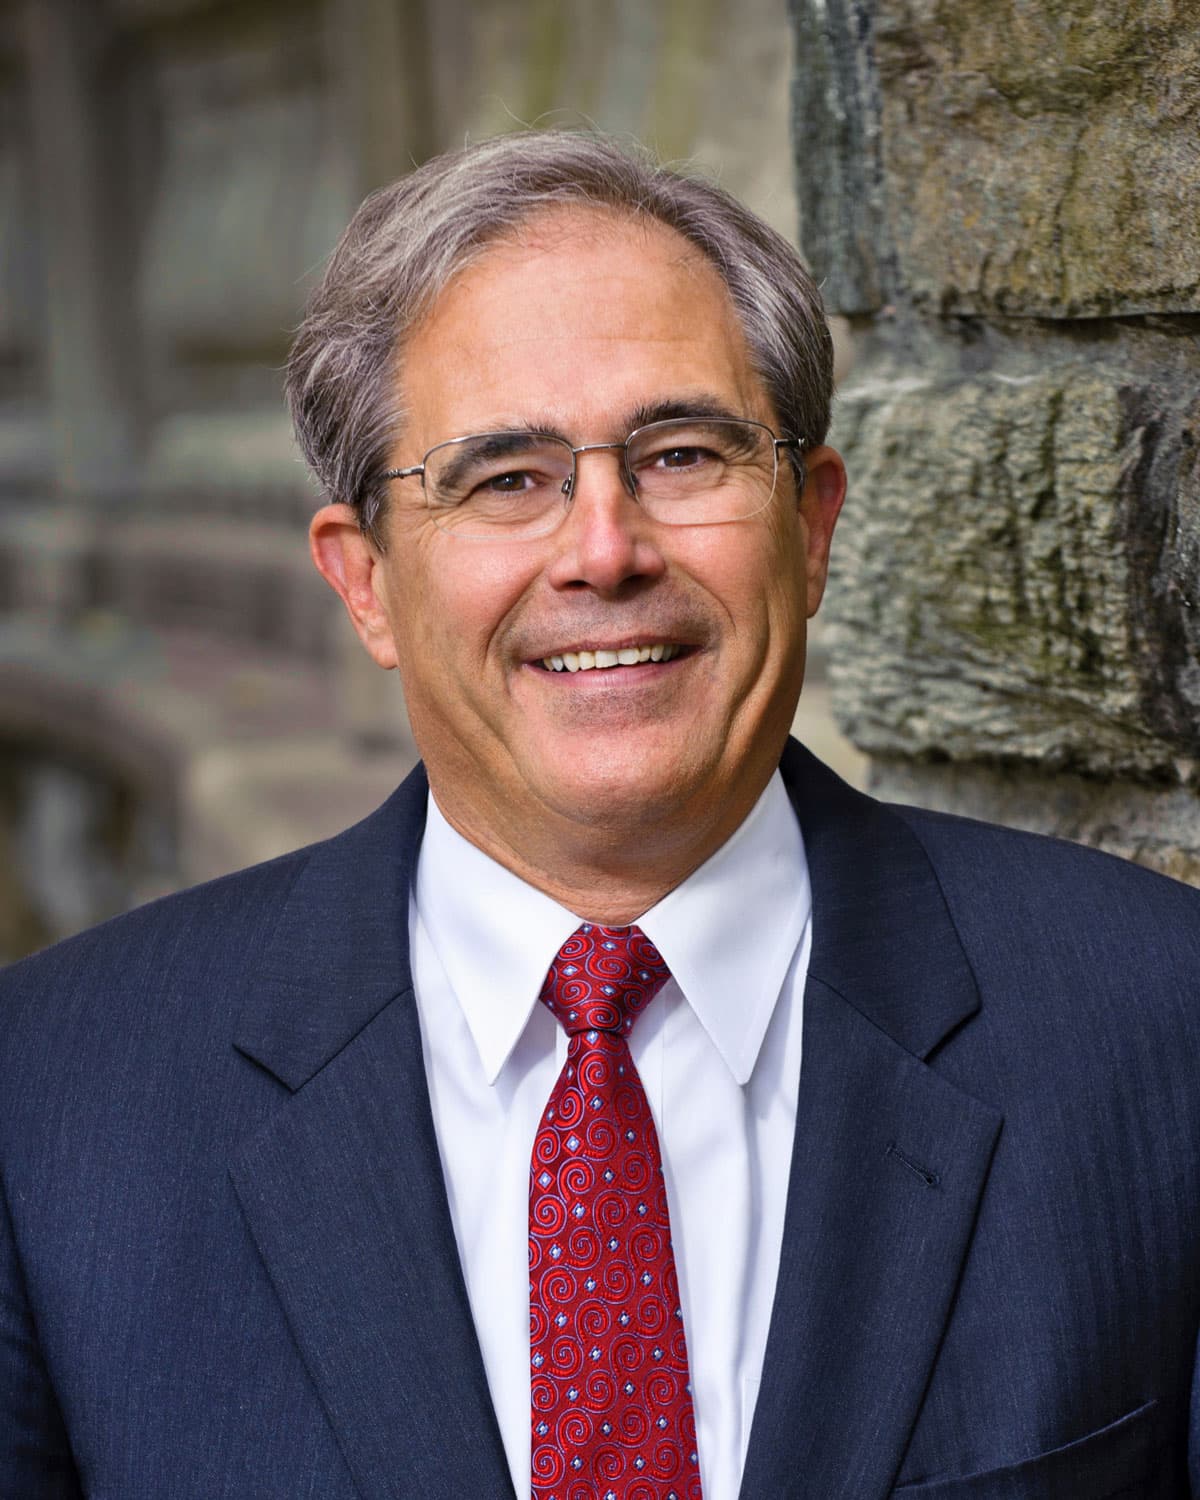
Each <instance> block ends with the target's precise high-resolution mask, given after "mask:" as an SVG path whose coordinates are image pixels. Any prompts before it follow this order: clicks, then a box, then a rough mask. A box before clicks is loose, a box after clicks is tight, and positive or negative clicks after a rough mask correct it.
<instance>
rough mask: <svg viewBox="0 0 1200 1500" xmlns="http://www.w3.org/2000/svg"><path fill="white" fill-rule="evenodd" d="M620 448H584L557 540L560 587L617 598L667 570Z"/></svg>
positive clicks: (553, 577)
mask: <svg viewBox="0 0 1200 1500" xmlns="http://www.w3.org/2000/svg"><path fill="white" fill-rule="evenodd" d="M624 463H625V461H624V457H623V454H622V452H621V449H620V448H619V447H617V448H612V449H610V448H607V447H602V446H601V445H600V444H595V445H591V446H589V447H587V448H584V449H580V450H578V451H577V453H576V458H575V486H574V489H573V490H572V492H571V497H570V509H569V510H568V512H567V515H566V517H565V519H564V520H563V523H562V525H561V526H560V527H559V528H558V530H557V531H556V532H555V533H554V536H553V538H552V540H553V542H554V545H555V548H556V551H555V555H554V559H553V561H552V563H551V565H550V581H551V583H552V584H553V585H554V587H555V588H560V589H582V588H590V589H593V590H595V591H596V592H597V593H600V594H604V595H617V594H620V593H622V592H626V591H628V590H629V589H630V588H631V587H634V586H636V584H637V582H639V581H643V580H649V579H653V578H657V577H659V576H661V574H662V573H663V572H664V571H665V569H666V558H665V557H664V556H663V553H662V551H661V548H660V546H659V541H658V530H659V528H658V527H657V526H656V524H655V523H654V522H653V521H652V520H651V519H650V517H649V516H647V515H646V512H645V511H644V510H643V509H642V507H641V506H640V505H639V504H638V503H637V501H636V499H635V498H634V497H633V495H632V494H631V493H630V491H629V487H628V485H627V483H626V478H625V467H624Z"/></svg>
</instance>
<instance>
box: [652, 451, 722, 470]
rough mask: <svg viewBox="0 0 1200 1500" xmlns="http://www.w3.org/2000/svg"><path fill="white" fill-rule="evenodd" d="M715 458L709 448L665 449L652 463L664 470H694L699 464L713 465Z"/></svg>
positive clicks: (657, 454) (656, 455)
mask: <svg viewBox="0 0 1200 1500" xmlns="http://www.w3.org/2000/svg"><path fill="white" fill-rule="evenodd" d="M715 457H716V455H715V454H714V453H712V452H711V451H710V450H709V449H707V448H698V447H690V448H665V449H664V450H663V451H662V452H661V453H656V454H655V455H654V456H653V459H652V462H653V463H655V464H657V465H659V467H660V468H664V469H693V468H695V467H696V465H697V464H706V463H711V462H712V461H713V459H714V458H715Z"/></svg>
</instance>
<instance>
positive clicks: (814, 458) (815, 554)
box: [800, 447, 846, 620]
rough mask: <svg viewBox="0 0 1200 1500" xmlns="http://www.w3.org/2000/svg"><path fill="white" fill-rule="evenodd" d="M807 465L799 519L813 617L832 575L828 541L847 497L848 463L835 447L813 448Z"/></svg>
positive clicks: (807, 458) (807, 456)
mask: <svg viewBox="0 0 1200 1500" xmlns="http://www.w3.org/2000/svg"><path fill="white" fill-rule="evenodd" d="M804 462H805V465H806V466H807V468H808V478H807V479H806V480H805V484H804V491H803V493H802V494H801V496H800V519H801V521H802V522H803V523H804V534H805V547H806V551H807V558H806V564H805V578H806V582H807V585H808V587H807V594H806V599H807V607H808V618H809V619H810V620H811V619H812V617H813V615H815V614H816V612H817V610H818V608H819V607H820V604H821V598H822V596H823V595H824V593H825V580H826V578H827V576H828V574H829V544H830V542H831V541H832V540H833V528H834V526H835V525H836V524H837V518H838V515H839V513H840V512H841V509H842V501H843V500H844V499H845V498H846V465H845V464H844V463H843V462H842V456H841V454H840V453H838V452H837V451H836V450H835V449H833V448H826V447H821V448H814V449H813V450H812V451H811V452H810V453H806V454H805V455H804Z"/></svg>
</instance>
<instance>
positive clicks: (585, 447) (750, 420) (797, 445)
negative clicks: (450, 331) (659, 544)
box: [380, 412, 809, 542]
mask: <svg viewBox="0 0 1200 1500" xmlns="http://www.w3.org/2000/svg"><path fill="white" fill-rule="evenodd" d="M681 422H729V423H741V424H743V425H744V426H747V427H757V428H759V429H761V431H763V432H765V433H767V434H768V436H769V437H770V439H771V444H772V452H773V454H774V460H775V473H774V477H773V479H772V483H771V488H770V491H769V492H768V494H767V498H766V499H765V500H764V501H763V503H762V505H761V506H759V508H758V510H752V511H750V512H749V513H748V514H747V515H745V516H736V517H729V518H728V519H726V520H723V521H663V522H662V524H663V525H664V526H727V525H729V524H730V522H731V521H733V520H738V521H748V520H749V519H750V518H751V516H757V515H760V514H761V513H762V512H763V511H764V510H766V508H767V506H768V505H770V503H771V501H772V500H773V499H774V497H775V490H776V488H777V486H778V483H779V450H780V449H781V448H785V449H787V450H788V451H789V452H793V453H796V454H803V453H804V452H806V451H807V449H808V446H809V444H808V440H807V439H806V438H789V437H779V436H778V435H777V434H776V432H775V431H774V429H773V428H771V427H768V426H767V424H766V423H765V422H759V421H757V420H756V419H755V418H754V417H727V416H719V417H717V416H707V415H705V414H704V413H701V412H697V413H696V414H695V415H694V416H688V415H682V416H678V417H663V418H660V419H659V420H658V421H656V422H645V423H643V424H642V426H641V427H635V428H634V429H633V431H632V432H630V433H628V434H627V435H626V437H625V439H624V441H622V442H620V443H581V444H580V445H579V446H578V447H575V446H573V445H572V444H571V443H569V442H568V441H567V439H566V438H564V437H560V436H558V434H557V433H550V432H538V431H537V429H536V428H532V427H530V428H521V427H505V428H500V429H498V430H496V431H490V432H467V433H464V434H463V435H462V436H461V437H454V438H445V439H443V441H442V442H440V443H434V445H433V447H432V448H429V449H427V450H426V452H425V454H424V456H423V457H422V459H421V462H420V463H419V464H411V465H409V466H408V467H407V468H403V469H385V470H384V472H383V474H382V475H381V476H380V477H381V478H382V479H412V478H414V477H415V476H416V475H418V474H419V475H420V476H421V490H422V492H423V493H424V494H428V491H427V490H426V489H425V467H426V465H427V464H428V462H429V455H430V454H431V453H436V452H437V451H438V450H439V449H440V448H451V447H455V446H456V445H457V444H459V443H469V442H472V441H473V440H474V439H476V438H494V437H534V438H542V439H545V440H549V441H552V442H556V443H561V444H562V446H563V447H564V448H566V449H567V450H568V451H569V452H570V454H571V472H570V474H569V475H568V476H567V478H566V479H564V480H563V483H562V497H563V513H562V516H561V517H560V518H559V520H558V522H557V524H556V525H554V526H551V527H550V528H549V529H548V530H546V531H539V532H534V533H532V534H530V535H528V536H525V537H519V538H513V540H514V541H518V540H519V541H535V540H537V539H538V538H540V537H544V536H553V534H554V533H555V532H556V531H557V530H558V527H559V526H561V525H562V523H563V520H564V519H565V517H566V514H567V511H568V509H569V508H570V505H571V503H572V501H573V500H574V498H575V488H576V485H577V483H578V480H579V455H580V454H581V453H603V452H606V451H607V452H610V453H611V452H616V451H620V453H621V455H622V459H621V472H622V475H623V482H624V485H625V488H626V490H627V491H628V492H629V495H630V497H631V498H632V499H633V500H634V501H635V502H637V503H638V504H639V505H640V504H641V502H640V501H639V500H638V490H637V480H636V479H635V478H634V476H633V471H632V470H631V469H630V467H629V445H630V443H632V442H633V440H634V438H638V437H641V436H642V434H643V433H646V432H653V431H654V429H655V428H656V427H677V426H678V425H679V424H680V423H681ZM655 519H658V518H657V517H655ZM434 525H435V526H437V525H438V522H437V521H436V519H435V520H434ZM439 530H446V535H447V536H458V539H459V540H460V541H464V542H465V541H493V542H494V541H495V540H498V538H491V537H487V538H483V537H478V536H471V535H470V534H468V535H465V536H462V535H459V533H457V532H455V531H452V530H448V529H446V528H443V527H439Z"/></svg>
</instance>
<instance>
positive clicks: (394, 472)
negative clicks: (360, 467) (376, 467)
mask: <svg viewBox="0 0 1200 1500" xmlns="http://www.w3.org/2000/svg"><path fill="white" fill-rule="evenodd" d="M424 473H425V465H424V464H413V466H412V468H410V469H384V471H383V473H382V474H381V475H380V476H379V477H380V478H381V479H411V478H412V476H413V475H414V474H422V475H423V474H424Z"/></svg>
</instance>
